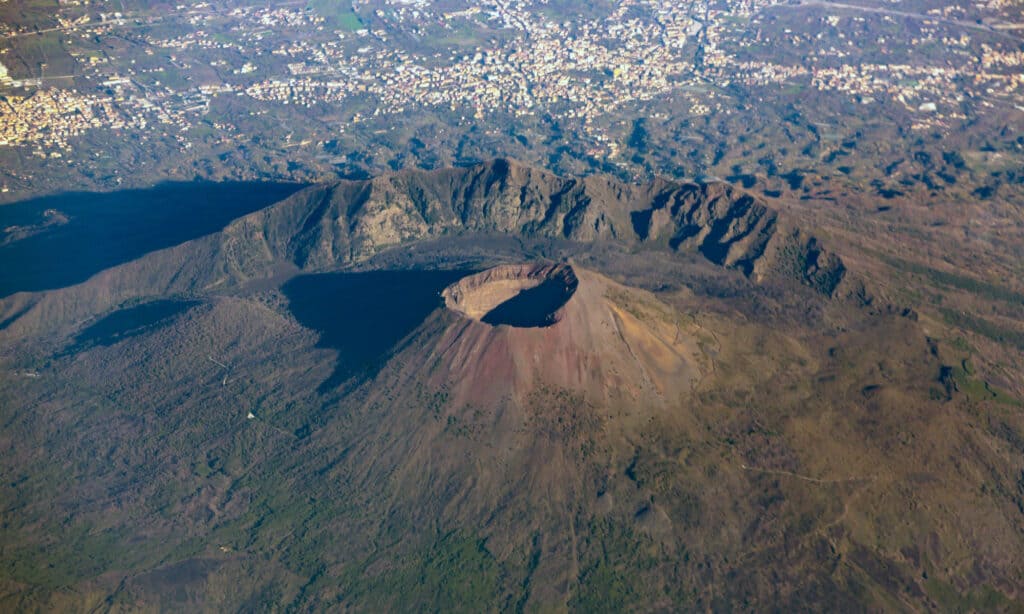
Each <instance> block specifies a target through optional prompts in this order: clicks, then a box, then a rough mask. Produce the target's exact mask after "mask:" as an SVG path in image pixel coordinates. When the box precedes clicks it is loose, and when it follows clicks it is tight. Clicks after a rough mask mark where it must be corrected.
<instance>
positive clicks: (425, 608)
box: [344, 531, 502, 612]
mask: <svg viewBox="0 0 1024 614" xmlns="http://www.w3.org/2000/svg"><path fill="white" fill-rule="evenodd" d="M367 567H369V565H368V564H367V565H363V566H361V569H358V570H356V572H355V573H353V574H352V576H351V577H350V583H349V585H348V586H347V587H346V590H345V595H344V599H345V600H346V601H349V602H353V603H357V604H361V605H362V606H369V609H371V610H387V611H395V612H414V611H416V612H453V611H454V612H485V611H493V610H497V609H499V606H500V603H499V596H500V595H501V593H502V590H501V568H500V565H499V563H498V562H497V561H496V560H495V558H494V556H493V555H492V554H491V553H490V552H489V551H488V550H487V545H486V543H485V541H484V540H483V539H479V538H477V537H474V536H470V535H467V534H465V533H463V532H461V531H452V532H451V533H448V534H446V535H444V536H442V537H441V538H440V539H438V540H437V541H435V542H434V543H432V544H430V545H429V546H427V547H426V548H424V549H423V550H421V551H419V552H417V553H415V554H413V555H410V556H408V557H406V558H405V559H403V560H402V561H400V562H399V563H398V565H397V568H394V569H389V570H387V571H385V572H382V573H378V574H376V575H374V576H372V577H371V576H366V575H365V573H364V571H365V569H366V568H367Z"/></svg>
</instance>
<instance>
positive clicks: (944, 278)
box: [879, 254, 1024, 305]
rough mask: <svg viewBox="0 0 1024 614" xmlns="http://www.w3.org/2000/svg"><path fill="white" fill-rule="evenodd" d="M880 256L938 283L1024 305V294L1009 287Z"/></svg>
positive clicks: (897, 267) (894, 264)
mask: <svg viewBox="0 0 1024 614" xmlns="http://www.w3.org/2000/svg"><path fill="white" fill-rule="evenodd" d="M879 256H880V257H881V258H882V260H884V261H885V262H886V264H888V265H889V266H891V267H894V268H896V269H899V270H902V271H907V272H909V273H914V274H916V275H921V276H923V277H925V278H926V279H928V280H929V281H931V282H932V283H934V284H936V285H940V286H946V287H948V288H957V289H959V290H963V291H965V292H970V293H971V294H973V295H975V296H978V297H981V298H987V299H991V300H996V301H1003V302H1005V303H1012V304H1017V305H1024V294H1021V293H1019V292H1014V291H1013V290H1011V289H1009V288H1004V287H1002V286H997V285H995V284H992V283H989V282H986V281H982V280H980V279H975V278H973V277H966V276H964V275H957V274H955V273H947V272H945V271H939V270H937V269H933V268H931V267H927V266H924V265H923V264H918V263H916V262H910V261H908V260H902V259H900V258H894V257H892V256H887V255H884V254H879Z"/></svg>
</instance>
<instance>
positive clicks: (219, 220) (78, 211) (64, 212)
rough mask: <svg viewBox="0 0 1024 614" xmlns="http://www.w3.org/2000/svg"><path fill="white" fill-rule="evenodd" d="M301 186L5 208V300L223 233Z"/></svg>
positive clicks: (78, 198)
mask: <svg viewBox="0 0 1024 614" xmlns="http://www.w3.org/2000/svg"><path fill="white" fill-rule="evenodd" d="M302 187H303V186H302V185H298V184H284V183H256V182H231V183H210V182H189V183H184V182H177V183H162V184H160V185H158V186H156V187H153V188H148V189H143V190H123V191H119V192H112V193H96V192H69V193H66V194H58V195H55V196H46V197H43V198H36V199H32V200H26V201H22V202H20V203H15V204H12V205H4V206H0V264H2V266H0V297H4V296H8V295H10V294H13V293H15V292H21V291H30V292H31V291H38V290H50V289H53V288H62V287H65V286H70V285H73V284H76V283H79V282H82V281H85V280H86V279H88V278H89V277H91V276H93V275H95V274H96V273H98V272H100V271H102V270H104V269H107V268H110V267H112V266H116V265H119V264H123V263H125V262H128V261H129V260H134V259H135V258H138V257H140V256H143V255H145V254H147V253H149V252H152V251H155V250H158V249H163V248H165V247H171V246H174V245H178V244H180V243H184V242H185V241H189V240H191V239H195V238H198V237H201V236H204V235H208V234H211V233H214V232H217V231H219V230H221V229H223V228H224V227H225V226H226V225H227V224H228V223H229V222H230V221H232V220H234V219H235V218H237V217H240V216H243V215H245V214H247V213H252V212H253V211H257V210H259V209H262V208H264V207H268V206H270V205H272V204H274V203H276V202H278V201H280V200H283V199H284V198H286V197H288V196H289V195H291V194H293V193H294V192H296V191H298V190H299V189H300V188H302Z"/></svg>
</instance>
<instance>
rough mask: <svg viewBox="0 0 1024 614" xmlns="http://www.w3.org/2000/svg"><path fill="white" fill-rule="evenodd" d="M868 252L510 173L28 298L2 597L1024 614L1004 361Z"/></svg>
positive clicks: (1023, 426)
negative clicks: (908, 299)
mask: <svg viewBox="0 0 1024 614" xmlns="http://www.w3.org/2000/svg"><path fill="white" fill-rule="evenodd" d="M879 270H880V269H878V268H877V267H876V266H875V263H874V261H873V260H872V259H871V257H870V256H868V255H865V254H861V253H856V252H853V251H850V252H846V251H844V252H843V257H842V258H841V257H840V256H838V255H837V254H836V253H834V252H833V251H831V250H829V249H827V246H826V245H824V244H823V242H822V241H820V240H818V239H817V238H815V237H814V235H813V233H811V232H809V231H808V230H806V229H801V228H799V227H797V225H795V224H794V223H793V221H792V220H789V219H787V218H786V217H785V216H784V215H782V214H780V213H779V212H777V211H774V210H772V209H771V208H770V207H768V206H767V205H765V204H764V203H762V202H760V201H758V200H756V199H754V198H752V197H750V196H748V195H746V194H743V193H742V192H739V191H736V190H734V189H731V188H729V187H728V186H724V185H719V184H705V185H696V184H693V185H690V184H675V183H670V182H656V183H653V184H649V185H641V186H634V185H625V184H620V183H617V182H615V181H613V180H609V179H607V178H602V177H589V178H586V179H569V178H561V177H556V176H553V175H550V174H547V173H544V172H543V171H539V170H536V169H531V168H526V167H522V166H519V165H517V164H515V163H512V162H508V161H502V160H499V161H495V162H491V163H487V164H483V165H480V166H478V167H473V168H464V169H448V170H441V171H434V172H429V173H426V172H405V173H400V174H396V175H392V176H386V177H380V178H376V179H373V180H369V181H361V182H338V183H334V184H329V185H322V186H313V187H310V188H307V189H305V190H303V191H301V192H299V193H297V194H295V195H294V196H292V197H290V198H289V199H287V200H285V201H283V202H281V203H279V204H277V205H274V206H272V207H270V208H268V209H264V210H262V211H258V212H256V213H253V214H250V215H248V216H245V217H243V218H240V219H238V220H236V221H235V222H233V223H232V224H231V225H229V226H228V227H227V228H226V229H225V230H224V231H222V232H220V233H216V234H214V235H210V236H207V237H204V238H201V239H197V240H194V241H190V242H188V243H185V244H182V245H179V246H176V247H172V248H168V249H164V250H161V251H158V252H153V253H151V254H148V255H146V256H144V257H142V258H140V259H138V260H136V261H133V262H130V263H127V264H124V265H121V266H118V267H116V268H113V269H109V270H107V271H104V272H102V273H100V274H98V275H96V276H94V277H93V278H91V279H89V280H88V281H86V282H84V283H82V284H79V285H76V286H72V287H69V288H64V289H59V290H53V291H49V292H44V293H21V294H15V295H12V296H9V297H7V298H5V299H3V300H2V302H0V322H2V324H0V348H2V349H0V353H2V357H0V360H2V363H0V366H2V369H0V373H2V375H0V399H2V400H3V402H2V403H0V417H2V422H0V424H2V427H0V442H2V448H0V449H2V450H3V452H2V455H0V463H2V464H0V467H2V471H3V476H4V480H3V482H2V483H0V501H3V502H4V504H3V522H2V523H0V548H2V550H0V552H2V556H0V563H2V567H0V569H2V572H0V603H2V604H3V607H4V609H5V610H48V611H49V610H61V611H91V610H97V609H99V610H108V611H109V610H113V611H125V610H155V609H174V610H207V611H223V610H246V611H252V610H255V611H260V610H284V609H288V610H300V611H307V610H337V609H353V610H369V611H382V610H390V611H407V610H463V611H493V610H514V611H535V610H573V611H616V610H638V609H642V610H650V611H678V610H681V609H716V610H718V609H722V610H725V609H742V610H764V609H786V610H789V609H798V608H799V609H809V608H814V609H826V608H827V609H843V610H852V609H857V610H861V609H876V610H921V609H935V610H964V611H968V610H992V611H1019V610H1020V606H1019V604H1020V600H1021V599H1022V598H1024V595H1022V589H1021V587H1022V586H1024V577H1022V570H1024V532H1022V524H1024V523H1022V519H1024V473H1022V471H1024V420H1022V411H1024V410H1022V408H1021V404H1020V402H1019V400H1018V398H1019V397H1020V395H1021V390H1020V385H1021V378H1020V373H1019V370H1017V371H1015V370H1014V367H1013V366H1012V365H1013V364H1014V363H1013V362H1010V361H1007V362H1006V363H1005V364H1008V365H1010V366H1004V367H1003V368H1002V370H1001V371H1000V370H999V369H998V368H997V366H996V365H993V364H992V363H991V362H990V361H989V360H988V358H987V356H992V355H996V354H993V353H992V352H989V351H985V352H979V351H977V350H976V349H975V348H976V347H978V346H976V345H975V341H974V340H973V338H971V337H965V336H964V333H963V331H959V330H956V329H953V328H951V327H949V325H948V324H946V323H944V322H943V321H941V320H938V319H935V318H933V317H930V316H929V315H928V312H927V311H925V310H920V311H919V310H918V309H917V308H918V307H919V306H917V305H910V304H895V302H894V301H893V300H890V299H888V298H886V297H887V295H889V294H894V293H892V292H891V290H890V289H889V288H890V285H889V284H888V281H889V280H887V279H886V278H884V277H883V276H880V275H879ZM1000 347H1002V348H1003V349H1002V350H1001V351H1003V352H1005V353H1004V354H1001V356H1012V355H1013V354H1010V353H1011V352H1013V351H1015V350H1014V349H1013V348H1012V347H1009V348H1007V347H1003V346H1000ZM1017 364H1019V362H1018V363H1017ZM1000 385H1001V387H1002V388H1003V389H1005V390H1001V389H1000Z"/></svg>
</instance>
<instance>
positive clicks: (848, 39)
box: [0, 0, 1024, 197]
mask: <svg viewBox="0 0 1024 614" xmlns="http://www.w3.org/2000/svg"><path fill="white" fill-rule="evenodd" d="M12 4H14V3H9V4H7V6H6V8H2V9H0V10H2V11H4V12H6V13H7V15H6V16H5V19H4V21H3V22H0V63H2V64H3V68H0V105H2V112H0V158H2V159H3V160H6V161H8V163H7V164H3V165H2V166H3V170H0V179H2V182H3V189H4V191H5V193H11V194H10V197H15V196H19V195H20V196H24V195H26V193H27V192H31V190H30V189H29V186H30V185H31V186H35V188H34V190H36V191H38V190H40V189H42V190H44V191H45V190H47V189H49V190H59V189H62V188H65V189H66V188H69V187H74V186H75V185H76V184H77V185H84V186H86V187H98V188H103V187H107V188H109V187H113V186H115V185H121V184H122V183H123V182H125V181H127V182H129V184H132V183H136V182H138V181H139V180H140V179H144V178H146V177H148V176H150V175H151V174H153V173H155V172H160V173H164V174H166V173H171V174H175V175H177V176H179V177H180V178H187V179H191V178H196V177H198V178H209V179H216V178H226V177H234V178H256V177H263V178H266V177H274V178H280V179H290V180H299V181H304V180H315V179H319V178H322V177H325V176H330V175H331V174H332V173H337V174H341V175H345V174H351V173H355V174H361V173H366V172H375V171H379V170H382V169H385V170H386V169H387V168H389V167H390V168H401V167H404V166H424V167H431V166H438V165H442V164H447V163H460V162H473V161H476V160H478V159H483V158H487V157H488V155H489V154H492V153H500V152H498V151H489V150H488V145H487V142H488V140H489V139H494V138H497V137H496V136H495V135H497V134H501V133H504V134H505V136H506V137H507V139H506V140H512V141H513V142H515V141H518V143H519V145H520V146H521V147H522V149H523V152H522V153H521V155H520V157H523V158H526V159H531V158H534V159H536V160H538V161H541V162H546V163H547V164H548V165H550V166H554V167H559V166H565V167H566V168H568V169H571V170H579V168H577V167H578V166H580V165H582V166H583V168H584V169H586V170H602V171H605V172H618V173H619V174H621V175H624V176H634V177H636V176H640V175H644V174H647V175H650V174H659V173H660V174H670V175H701V174H715V173H719V172H720V171H721V172H722V174H727V173H726V172H724V171H722V169H720V168H717V167H716V165H718V164H719V163H720V162H722V158H730V159H729V160H726V162H729V163H734V162H735V160H733V159H732V158H734V157H735V155H733V153H732V152H729V151H728V145H729V143H728V139H727V138H723V135H720V134H719V135H713V134H708V132H713V130H712V129H711V128H710V127H711V125H712V124H715V123H717V124H721V123H722V122H723V121H737V122H739V125H743V123H744V122H747V121H748V120H747V119H745V118H746V117H747V116H755V121H756V119H757V118H756V116H757V115H758V109H759V108H760V107H761V105H773V104H774V105H778V104H784V105H789V106H790V107H792V109H793V111H795V112H797V113H801V112H803V113H804V114H805V115H807V116H808V117H810V116H811V115H813V114H814V113H815V112H820V109H821V107H825V108H829V107H835V108H837V109H839V108H840V106H839V105H840V103H839V102H836V100H838V99H842V100H843V101H846V102H848V103H850V104H853V105H856V106H857V107H859V109H855V111H854V113H855V115H854V116H853V117H852V118H850V119H847V120H842V123H845V124H847V126H842V125H840V126H839V128H840V130H841V129H842V128H844V127H849V128H850V130H849V132H854V131H858V130H859V127H858V126H856V125H855V124H856V123H858V120H857V117H856V116H857V115H860V116H861V117H863V118H879V117H886V118H890V119H892V121H893V124H894V125H899V127H900V130H901V131H903V132H901V134H900V138H902V139H911V138H915V137H917V136H920V135H921V134H926V133H934V132H939V133H949V132H950V131H956V130H958V129H959V128H960V127H962V126H964V125H966V124H976V123H978V122H982V123H984V122H986V121H988V119H987V118H989V117H995V118H1005V117H1007V116H1009V117H1010V118H1011V119H1012V120H1013V121H1019V120H1020V117H1021V115H1022V114H1024V69H1022V63H1024V50H1022V43H1021V38H1020V33H1021V31H1022V30H1021V28H1024V19H1021V16H1020V11H1019V5H1015V4H1014V3H1012V2H1005V0H992V1H990V2H987V3H980V4H972V5H967V6H959V5H952V6H949V5H936V6H934V7H931V8H929V3H927V2H917V3H913V4H910V3H900V2H880V3H873V2H868V3H863V4H859V5H851V4H840V3H829V2H818V1H815V0H805V1H795V2H793V1H790V2H782V3H772V2H763V1H760V0H755V1H750V0H741V1H734V0H729V1H725V2H705V1H699V2H693V3H690V4H684V5H680V4H678V3H675V2H668V1H665V0H624V1H622V2H616V3H600V2H599V3H587V6H586V7H581V6H576V4H575V3H559V2H541V1H537V2H535V1H530V0H507V1H506V0H495V1H493V2H427V1H370V2H352V3H351V4H349V3H329V2H318V1H315V0H314V1H310V2H308V3H307V2H288V3H279V4H275V5H267V4H265V3H252V4H251V5H250V4H247V3H244V2H235V1H227V2H199V3H182V4H178V5H169V4H162V3H160V4H157V3H152V4H150V3H146V2H135V3H132V2H127V3H122V2H120V1H117V2H105V1H95V0H94V1H92V2H89V1H87V0H82V1H77V0H72V1H67V2H61V3H60V8H59V10H58V11H57V13H56V14H52V12H48V13H43V12H41V11H42V9H41V8H40V9H39V11H40V12H38V13H37V12H34V11H33V10H28V11H24V12H22V13H21V14H16V13H17V12H18V11H17V9H16V7H12V6H11V5H12ZM30 4H31V3H30ZM32 6H33V7H34V6H35V5H32ZM42 6H43V3H39V7H42ZM836 97H838V98H836ZM822 101H826V102H828V104H825V105H822V104H821V102H822ZM844 111H845V110H844ZM846 115H847V116H849V115H850V113H849V112H846ZM730 117H732V118H733V119H732V120H730V119H729V118H730ZM814 120H820V118H813V117H812V118H810V119H808V123H813V121H814ZM652 121H653V122H659V121H660V123H662V124H664V125H666V126H675V125H677V124H678V123H679V122H682V127H683V129H684V132H686V129H687V128H688V129H689V133H690V134H675V137H676V140H677V141H678V140H679V138H678V137H680V136H681V137H682V139H683V141H684V142H685V141H686V139H690V140H691V141H693V142H697V141H700V143H699V144H698V143H695V144H694V149H695V150H700V151H699V152H698V153H696V154H694V153H691V154H690V155H689V156H688V157H685V156H683V154H680V155H679V158H684V159H685V161H683V162H680V161H678V160H676V161H670V160H644V159H642V158H644V155H643V154H645V153H647V152H645V151H644V147H643V145H644V143H642V141H643V139H642V138H638V135H639V136H641V137H642V136H643V133H644V132H645V131H646V132H650V133H654V134H653V139H654V141H657V138H658V135H657V130H652V129H651V127H650V126H649V125H645V124H646V123H649V122H652ZM702 126H703V127H705V129H704V130H702V128H701V127H702ZM665 129H666V130H669V129H671V128H669V127H666V128H665ZM717 131H718V132H719V133H721V132H722V130H721V129H718V130H717ZM675 132H676V133H678V132H679V129H678V128H675ZM387 133H391V134H387ZM569 133H571V134H572V136H573V138H572V139H571V141H572V144H571V145H566V146H562V145H558V144H555V143H552V141H555V140H558V139H559V138H560V137H562V136H564V135H566V134H569ZM915 133H916V134H915ZM848 137H849V135H847V134H844V135H843V136H842V137H837V138H848ZM513 138H514V139H515V140H513ZM434 139H436V140H437V141H436V142H435V141H434ZM446 140H447V141H446ZM564 140H566V141H569V140H570V139H564ZM879 140H882V139H881V138H879ZM440 141H445V142H446V143H445V146H441V145H440ZM712 141H715V142H714V143H712ZM723 141H724V143H723ZM112 143H117V144H118V145H119V147H118V148H112V147H110V144H112ZM654 144H656V143H653V142H652V143H650V144H649V145H654ZM723 144H724V145H725V147H724V150H725V151H723ZM560 147H561V148H562V149H563V151H558V150H559V148H560ZM239 148H241V150H240V149H239ZM651 149H656V148H655V147H651ZM716 150H717V152H718V153H717V155H716ZM452 151H454V152H455V153H454V155H453V154H452V153H451V152H452ZM513 153H515V152H513ZM638 154H639V155H638ZM560 157H567V158H570V159H571V163H566V162H561V163H560V162H559V160H558V159H559V158H560ZM800 162H801V164H802V165H803V166H806V165H807V160H801V161H800ZM776 164H778V163H777V161H776ZM63 167H68V168H70V169H72V170H74V171H77V172H73V173H54V170H56V169H59V168H63ZM44 168H45V169H49V170H46V171H45V172H44V171H43V170H42V169H44ZM762 170H763V169H762ZM58 178H62V179H64V180H65V182H66V183H67V184H68V185H61V181H60V179H58ZM41 180H42V183H43V184H48V185H43V186H41V185H40V181H41ZM143 182H144V181H143ZM5 196H6V194H5Z"/></svg>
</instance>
